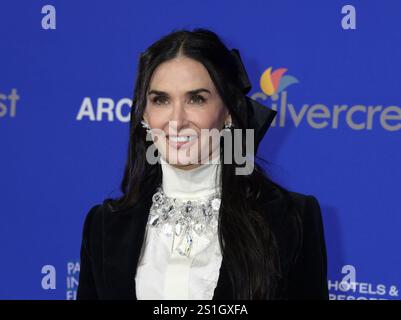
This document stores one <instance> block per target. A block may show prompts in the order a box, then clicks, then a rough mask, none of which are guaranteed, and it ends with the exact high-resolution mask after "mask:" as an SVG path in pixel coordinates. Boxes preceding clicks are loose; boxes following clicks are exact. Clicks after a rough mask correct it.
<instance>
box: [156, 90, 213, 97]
mask: <svg viewBox="0 0 401 320" xmlns="http://www.w3.org/2000/svg"><path fill="white" fill-rule="evenodd" d="M200 92H207V93H209V94H211V92H210V91H209V90H208V89H205V88H199V89H195V90H190V91H187V93H186V94H188V95H190V94H197V93H200ZM151 94H156V95H161V96H168V95H169V94H168V93H167V92H164V91H160V90H150V91H149V92H148V95H151Z"/></svg>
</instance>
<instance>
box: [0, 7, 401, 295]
mask: <svg viewBox="0 0 401 320" xmlns="http://www.w3.org/2000/svg"><path fill="white" fill-rule="evenodd" d="M49 5H50V6H49ZM347 5H350V6H347ZM0 12H1V19H0V155H1V156H0V203H1V206H0V213H1V223H0V248H1V264H0V274H2V278H3V280H2V283H1V286H0V298H2V299H74V298H75V294H76V288H77V284H78V276H79V250H80V242H81V232H82V225H83V219H84V217H85V215H86V213H87V212H88V210H89V208H90V207H91V206H93V205H94V204H96V203H100V202H101V201H102V200H103V199H104V198H106V197H110V196H117V195H119V194H120V193H119V183H120V180H121V178H122V173H123V168H124V162H125V156H126V148H127V143H128V119H129V112H130V102H131V99H132V96H133V85H134V79H135V72H136V66H137V61H138V56H139V53H140V52H141V51H143V50H144V49H145V48H146V47H147V46H149V45H150V44H151V43H152V42H154V41H156V40H157V39H158V38H159V37H161V36H162V35H164V34H167V33H169V32H170V31H172V30H173V29H178V28H189V29H192V28H194V27H206V28H210V29H212V30H213V31H215V32H217V33H218V34H219V35H220V36H221V37H222V39H223V40H224V41H225V43H226V44H227V45H228V47H229V48H238V49H239V50H240V52H241V56H242V58H243V61H244V63H245V66H246V68H247V70H248V73H249V76H250V78H251V81H252V83H253V88H252V90H251V94H250V96H252V97H253V98H255V99H258V100H260V101H261V102H262V103H265V104H266V105H267V106H271V107H273V108H275V109H277V110H278V111H279V114H278V116H277V118H276V120H275V122H274V125H273V127H272V128H271V129H270V130H269V131H268V134H267V135H266V136H265V139H264V140H263V142H262V144H261V147H260V150H259V153H260V155H261V156H263V157H264V158H265V159H267V160H268V161H270V162H272V165H271V166H270V167H268V170H269V173H270V175H271V176H272V177H273V178H274V179H276V180H277V181H278V182H279V183H281V184H282V185H284V186H285V187H288V188H289V189H291V190H294V191H298V192H302V193H307V194H313V195H315V196H316V197H317V198H318V200H319V202H320V204H321V208H322V214H323V219H324V227H325V232H326V242H327V250H328V259H329V270H328V271H329V287H330V298H331V299H399V293H398V289H399V287H400V286H401V271H400V270H401V253H400V251H401V250H400V235H399V231H400V230H401V218H400V213H401V209H400V198H401V169H400V166H401V99H400V98H401V97H400V91H401V90H400V89H401V59H400V57H401V1H398V0H394V1H391V0H388V1H378V0H369V1H357V0H355V1H334V0H331V1H310V0H303V1H295V0H294V1H289V0H281V1H268V0H266V1H247V2H245V1H237V2H236V1H209V0H202V1H200V0H191V1H188V0H187V1H184V0H175V1H159V0H157V1H151V2H150V1H129V0H124V1H122V0H121V1H56V0H51V1H41V0H37V1H11V0H10V1H8V0H6V1H4V0H3V1H2V2H1V4H0ZM107 110H108V111H107Z"/></svg>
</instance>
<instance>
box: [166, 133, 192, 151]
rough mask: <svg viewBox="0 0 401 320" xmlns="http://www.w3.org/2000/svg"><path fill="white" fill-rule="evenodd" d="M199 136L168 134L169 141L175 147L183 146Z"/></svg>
mask: <svg viewBox="0 0 401 320" xmlns="http://www.w3.org/2000/svg"><path fill="white" fill-rule="evenodd" d="M197 138H198V136H172V135H171V136H167V140H168V143H169V144H170V145H172V146H173V147H175V148H181V147H182V146H184V145H186V144H189V143H190V142H191V141H194V140H196V139H197Z"/></svg>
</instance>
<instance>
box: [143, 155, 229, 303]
mask: <svg viewBox="0 0 401 320" xmlns="http://www.w3.org/2000/svg"><path fill="white" fill-rule="evenodd" d="M216 160H217V161H216ZM216 162H217V163H216ZM160 163H161V168H162V173H163V177H162V188H163V191H164V193H165V194H166V195H167V196H169V197H174V198H178V199H181V200H196V199H198V198H200V197H205V196H209V195H212V194H214V193H215V192H216V191H219V190H221V189H220V188H221V163H220V155H217V157H216V158H215V159H214V160H213V162H211V163H204V164H201V165H200V166H198V167H196V168H194V169H190V170H183V169H179V168H176V167H174V166H172V165H170V164H169V163H168V162H166V161H165V160H164V159H163V158H162V157H161V158H160ZM216 177H217V180H216ZM173 243H174V242H173V236H168V235H165V234H163V233H157V231H155V230H154V228H151V227H149V225H148V224H147V225H146V231H145V239H144V243H143V246H142V251H141V256H140V260H139V263H138V268H137V273H136V276H135V281H136V295H137V299H139V300H149V299H153V300H166V299H171V300H194V299H196V300H211V299H212V298H213V294H214V289H215V288H216V285H217V280H218V278H219V270H220V266H221V261H222V255H221V250H220V245H219V242H218V235H217V233H216V234H214V235H213V236H212V237H211V238H210V237H206V236H205V235H203V236H198V235H197V234H194V235H193V243H192V246H193V247H192V249H191V252H190V255H189V257H186V256H180V255H179V254H177V253H176V252H175V250H174V248H173Z"/></svg>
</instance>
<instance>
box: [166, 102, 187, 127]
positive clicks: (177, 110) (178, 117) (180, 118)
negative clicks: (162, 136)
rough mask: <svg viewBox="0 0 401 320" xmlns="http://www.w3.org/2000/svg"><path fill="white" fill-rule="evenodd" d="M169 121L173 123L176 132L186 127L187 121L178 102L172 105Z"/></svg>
mask: <svg viewBox="0 0 401 320" xmlns="http://www.w3.org/2000/svg"><path fill="white" fill-rule="evenodd" d="M169 121H170V123H174V125H175V126H176V127H177V131H179V130H180V128H181V127H183V126H185V125H186V123H187V121H188V120H187V115H186V112H185V110H184V106H183V105H182V103H180V102H178V103H175V104H174V105H173V109H172V112H171V115H170V119H169Z"/></svg>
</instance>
